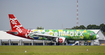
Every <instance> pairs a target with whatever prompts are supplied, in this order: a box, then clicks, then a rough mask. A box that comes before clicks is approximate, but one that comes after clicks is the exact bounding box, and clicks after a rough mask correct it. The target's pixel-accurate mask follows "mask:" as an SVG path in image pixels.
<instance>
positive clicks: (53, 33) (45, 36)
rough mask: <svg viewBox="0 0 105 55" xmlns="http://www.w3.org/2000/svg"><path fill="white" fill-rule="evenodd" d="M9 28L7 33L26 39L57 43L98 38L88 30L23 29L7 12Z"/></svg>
mask: <svg viewBox="0 0 105 55" xmlns="http://www.w3.org/2000/svg"><path fill="white" fill-rule="evenodd" d="M9 20H10V25H11V30H9V31H7V33H9V34H12V35H16V36H19V37H23V38H28V39H37V40H52V41H55V42H57V43H65V42H66V41H67V42H68V41H69V40H94V39H97V38H99V36H98V35H97V34H95V33H94V32H93V31H90V30H79V29H77V30H75V29H71V30H61V29H58V30H56V29H49V30H45V29H32V30H29V29H25V28H24V27H23V26H22V25H21V24H20V23H19V21H18V20H17V19H16V17H15V16H14V15H13V14H9Z"/></svg>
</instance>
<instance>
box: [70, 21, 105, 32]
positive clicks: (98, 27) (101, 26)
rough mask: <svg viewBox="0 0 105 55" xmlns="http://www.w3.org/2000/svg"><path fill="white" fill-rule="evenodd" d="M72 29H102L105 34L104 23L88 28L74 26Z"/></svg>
mask: <svg viewBox="0 0 105 55" xmlns="http://www.w3.org/2000/svg"><path fill="white" fill-rule="evenodd" d="M72 29H101V30H102V31H103V32H105V24H104V23H102V24H100V25H95V24H93V25H91V24H89V25H88V26H87V27H85V26H84V25H80V26H74V27H73V28H72Z"/></svg>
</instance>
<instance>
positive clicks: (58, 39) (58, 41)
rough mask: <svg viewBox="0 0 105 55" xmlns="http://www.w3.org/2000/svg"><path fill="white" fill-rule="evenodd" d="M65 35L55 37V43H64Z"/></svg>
mask: <svg viewBox="0 0 105 55" xmlns="http://www.w3.org/2000/svg"><path fill="white" fill-rule="evenodd" d="M65 39H66V38H65V37H58V38H56V42H57V43H64V42H65Z"/></svg>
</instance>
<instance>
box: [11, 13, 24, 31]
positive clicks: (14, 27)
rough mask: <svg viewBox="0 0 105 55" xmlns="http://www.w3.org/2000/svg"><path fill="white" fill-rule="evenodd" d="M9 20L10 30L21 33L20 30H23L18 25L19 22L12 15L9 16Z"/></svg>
mask: <svg viewBox="0 0 105 55" xmlns="http://www.w3.org/2000/svg"><path fill="white" fill-rule="evenodd" d="M9 20H10V24H11V29H12V30H17V31H19V32H20V33H21V32H22V29H24V27H23V26H22V25H21V24H20V23H19V21H18V20H17V19H16V18H15V16H14V15H13V14H9Z"/></svg>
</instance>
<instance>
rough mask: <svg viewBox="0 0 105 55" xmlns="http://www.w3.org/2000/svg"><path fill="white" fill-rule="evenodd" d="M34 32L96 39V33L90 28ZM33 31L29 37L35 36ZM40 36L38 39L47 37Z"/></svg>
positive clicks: (70, 38) (72, 37)
mask: <svg viewBox="0 0 105 55" xmlns="http://www.w3.org/2000/svg"><path fill="white" fill-rule="evenodd" d="M32 33H37V34H44V35H45V36H47V35H48V36H55V37H65V38H66V39H67V40H94V39H96V34H95V33H94V32H93V31H90V30H52V29H49V30H39V29H35V30H32ZM32 33H30V34H29V37H31V38H33V37H36V36H33V35H32ZM37 37H39V38H38V39H46V38H45V37H40V36H37Z"/></svg>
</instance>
